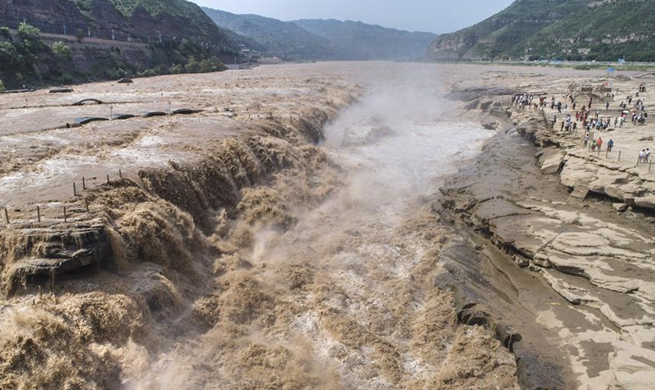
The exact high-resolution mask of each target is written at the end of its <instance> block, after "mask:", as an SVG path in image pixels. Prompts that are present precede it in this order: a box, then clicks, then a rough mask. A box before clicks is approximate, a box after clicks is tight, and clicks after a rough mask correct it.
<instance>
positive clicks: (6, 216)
mask: <svg viewBox="0 0 655 390" xmlns="http://www.w3.org/2000/svg"><path fill="white" fill-rule="evenodd" d="M5 220H7V225H9V211H7V208H6V207H5Z"/></svg>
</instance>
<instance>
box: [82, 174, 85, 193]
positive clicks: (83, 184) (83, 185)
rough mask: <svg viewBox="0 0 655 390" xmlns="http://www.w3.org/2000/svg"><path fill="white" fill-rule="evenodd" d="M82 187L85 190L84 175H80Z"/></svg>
mask: <svg viewBox="0 0 655 390" xmlns="http://www.w3.org/2000/svg"><path fill="white" fill-rule="evenodd" d="M82 189H83V190H86V180H84V176H82Z"/></svg>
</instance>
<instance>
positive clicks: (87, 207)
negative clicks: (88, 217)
mask: <svg viewBox="0 0 655 390" xmlns="http://www.w3.org/2000/svg"><path fill="white" fill-rule="evenodd" d="M84 207H86V212H87V213H88V212H89V200H88V199H87V198H84Z"/></svg>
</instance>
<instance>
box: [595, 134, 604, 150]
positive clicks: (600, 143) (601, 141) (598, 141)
mask: <svg viewBox="0 0 655 390" xmlns="http://www.w3.org/2000/svg"><path fill="white" fill-rule="evenodd" d="M602 145H603V139H602V138H600V137H598V139H597V140H596V146H598V151H599V152H600V147H601V146H602Z"/></svg>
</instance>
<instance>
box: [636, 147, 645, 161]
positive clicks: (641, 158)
mask: <svg viewBox="0 0 655 390" xmlns="http://www.w3.org/2000/svg"><path fill="white" fill-rule="evenodd" d="M645 156H646V150H645V149H641V152H639V159H638V160H637V164H641V163H642V162H644V157H645Z"/></svg>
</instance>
